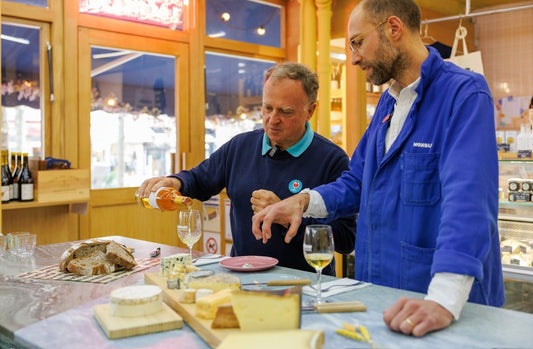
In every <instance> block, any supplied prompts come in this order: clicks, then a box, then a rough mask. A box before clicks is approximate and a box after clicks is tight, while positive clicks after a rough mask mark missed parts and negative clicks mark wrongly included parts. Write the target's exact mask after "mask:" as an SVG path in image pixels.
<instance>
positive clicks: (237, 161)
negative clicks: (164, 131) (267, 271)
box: [139, 63, 355, 275]
mask: <svg viewBox="0 0 533 349" xmlns="http://www.w3.org/2000/svg"><path fill="white" fill-rule="evenodd" d="M317 91H318V80H317V77H316V74H315V73H313V72H311V71H310V70H309V69H308V68H306V67H305V66H304V65H302V64H297V63H282V64H279V65H276V66H274V67H272V68H270V69H269V70H267V71H266V73H265V78H264V82H263V105H262V110H261V112H262V117H263V130H254V131H251V132H246V133H242V134H239V135H237V136H235V137H234V138H233V139H231V140H230V141H228V142H227V143H226V144H224V145H223V146H222V147H220V148H219V149H218V150H217V151H215V152H214V153H213V154H212V155H211V156H210V157H209V159H206V160H204V161H202V162H201V163H200V164H199V165H198V166H196V167H194V168H192V169H190V170H186V171H181V172H180V173H177V174H174V175H171V176H168V177H155V178H151V179H147V180H146V181H144V182H143V184H142V186H141V187H140V188H139V192H140V193H143V195H145V196H148V195H149V193H150V191H156V190H157V189H159V188H160V187H163V186H166V187H169V186H170V187H174V188H176V189H178V190H179V191H180V192H181V193H182V195H186V196H189V197H192V198H195V199H198V200H201V201H205V200H207V199H209V198H210V197H211V196H213V195H216V194H218V193H219V192H220V191H221V190H222V189H224V188H226V192H227V194H228V197H229V198H230V199H231V210H230V221H231V232H232V238H233V247H232V250H231V255H232V256H244V255H261V256H270V257H274V258H277V259H278V260H279V265H281V266H284V267H289V268H295V269H300V270H306V271H311V272H313V271H314V269H313V268H311V267H310V266H309V265H308V264H307V262H306V261H305V259H304V256H303V251H302V244H303V234H304V230H305V226H306V225H309V224H316V223H319V222H318V220H316V219H315V218H309V219H304V220H303V222H302V224H301V225H300V227H299V229H298V233H297V234H296V237H295V238H294V239H292V240H291V241H290V242H289V243H286V242H285V234H286V232H287V229H288V224H284V222H282V221H280V222H279V223H280V224H275V225H273V227H272V235H271V238H270V239H269V241H268V242H267V243H266V244H263V242H262V241H258V240H257V239H256V238H255V236H254V235H253V234H252V221H251V218H252V216H253V214H254V212H259V211H260V210H262V209H263V208H264V207H266V206H268V205H270V204H272V203H275V202H278V201H280V200H282V199H285V198H287V197H289V196H291V195H293V194H296V193H299V192H300V191H301V190H302V189H303V188H313V187H315V186H318V185H321V184H325V183H328V182H331V181H334V180H335V179H336V178H337V177H339V176H340V175H341V173H342V172H343V171H345V170H347V169H348V163H349V159H348V156H347V155H346V153H345V152H344V151H343V150H342V149H341V148H339V147H338V146H336V145H335V144H333V143H332V142H331V141H329V140H327V139H326V138H324V137H322V136H320V135H318V134H315V133H314V132H313V130H312V129H311V127H310V125H309V122H308V121H309V119H311V117H312V116H313V112H314V111H315V108H316V97H317ZM330 225H331V226H332V230H333V235H334V240H335V250H336V251H337V252H339V253H344V254H346V253H350V252H351V251H352V250H353V248H354V245H355V216H354V215H352V216H348V217H341V218H338V219H336V220H334V221H332V222H330ZM323 273H324V274H329V275H335V267H334V263H332V264H330V265H329V266H328V267H326V268H324V270H323Z"/></svg>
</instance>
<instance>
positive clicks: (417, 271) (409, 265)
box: [400, 241, 435, 293]
mask: <svg viewBox="0 0 533 349" xmlns="http://www.w3.org/2000/svg"><path fill="white" fill-rule="evenodd" d="M401 253H402V255H401V270H400V275H401V277H400V288H401V289H404V290H410V291H415V292H422V293H426V292H427V288H428V286H429V282H430V281H431V264H432V263H433V255H434V253H435V249H434V248H427V247H418V246H413V245H411V244H408V243H406V242H404V241H402V242H401Z"/></svg>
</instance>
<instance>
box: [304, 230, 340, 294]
mask: <svg viewBox="0 0 533 349" xmlns="http://www.w3.org/2000/svg"><path fill="white" fill-rule="evenodd" d="M303 250H304V257H305V260H306V261H307V263H309V265H310V266H312V267H313V268H315V270H316V273H317V283H316V300H315V303H324V302H325V300H324V299H323V298H322V285H321V283H320V279H321V276H322V269H324V267H326V266H327V265H329V263H331V261H332V259H333V254H334V252H335V244H334V242H333V233H332V232H331V226H329V225H326V224H313V225H308V226H307V227H305V236H304V243H303Z"/></svg>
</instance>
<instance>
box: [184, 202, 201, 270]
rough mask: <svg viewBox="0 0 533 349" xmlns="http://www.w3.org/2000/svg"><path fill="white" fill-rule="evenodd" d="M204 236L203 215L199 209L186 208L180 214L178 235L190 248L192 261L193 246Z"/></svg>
mask: <svg viewBox="0 0 533 349" xmlns="http://www.w3.org/2000/svg"><path fill="white" fill-rule="evenodd" d="M201 236H202V215H201V214H200V211H199V210H184V211H180V212H179V216H178V237H179V238H180V240H181V241H182V242H183V243H184V244H185V245H187V247H188V248H189V255H190V256H191V261H192V247H193V246H194V244H195V243H196V242H197V241H198V240H200V237H201Z"/></svg>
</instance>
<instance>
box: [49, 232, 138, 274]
mask: <svg viewBox="0 0 533 349" xmlns="http://www.w3.org/2000/svg"><path fill="white" fill-rule="evenodd" d="M136 265H137V262H136V261H135V257H133V255H132V254H131V252H130V251H128V249H127V248H126V247H124V246H122V245H121V244H119V243H117V242H115V241H113V240H103V239H90V240H86V241H82V242H78V243H75V244H74V245H72V246H71V247H70V248H68V249H67V250H66V251H65V252H63V254H62V255H61V259H60V262H59V269H60V270H62V271H64V272H70V273H74V274H78V275H99V274H109V273H112V272H114V271H117V270H120V269H124V268H125V269H128V270H131V269H132V268H133V267H135V266H136Z"/></svg>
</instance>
